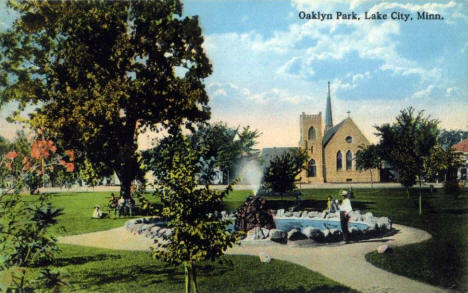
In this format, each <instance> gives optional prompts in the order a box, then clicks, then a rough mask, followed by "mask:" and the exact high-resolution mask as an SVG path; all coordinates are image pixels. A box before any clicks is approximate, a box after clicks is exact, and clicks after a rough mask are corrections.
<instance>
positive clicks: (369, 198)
mask: <svg viewBox="0 0 468 293" xmlns="http://www.w3.org/2000/svg"><path fill="white" fill-rule="evenodd" d="M338 191H339V190H304V191H303V198H304V202H303V206H304V208H306V209H314V210H321V209H324V208H325V206H326V197H327V195H329V194H332V195H336V194H338ZM417 193H418V190H417V189H413V190H412V191H411V198H410V199H407V195H406V191H405V190H404V189H376V190H371V189H356V190H355V198H354V199H353V200H352V203H353V208H354V209H358V210H361V211H363V212H367V211H370V212H372V213H374V215H377V216H388V217H390V218H391V219H392V220H393V222H394V223H397V224H403V225H407V226H412V227H416V228H420V229H423V230H425V231H427V232H429V233H431V234H432V236H433V238H432V239H430V240H428V241H426V242H423V243H419V244H415V245H410V246H406V247H398V248H396V249H394V250H393V251H392V252H391V253H388V254H384V255H381V254H378V253H376V252H374V253H370V254H369V255H367V257H366V258H367V260H368V261H370V262H371V263H373V264H374V265H376V266H378V267H381V268H383V269H385V270H388V271H391V272H394V273H397V274H400V275H404V276H407V277H409V278H412V279H417V280H421V281H423V282H427V283H430V284H433V285H436V286H441V287H446V288H452V289H455V290H460V291H468V233H467V232H468V190H466V189H465V192H464V193H463V194H462V195H461V196H460V197H459V198H458V199H454V198H453V197H452V196H451V195H448V194H445V193H444V191H443V190H437V191H436V192H434V193H433V194H431V193H430V191H429V190H423V215H422V216H419V215H418V201H417ZM271 199H273V200H271ZM269 204H270V206H271V207H272V208H279V207H288V206H292V205H293V198H285V200H284V201H281V200H279V199H278V198H270V202H269Z"/></svg>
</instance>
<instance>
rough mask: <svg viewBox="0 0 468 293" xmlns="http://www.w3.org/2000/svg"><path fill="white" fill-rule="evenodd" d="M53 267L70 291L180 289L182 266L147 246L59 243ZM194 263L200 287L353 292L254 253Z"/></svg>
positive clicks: (181, 289) (219, 290) (212, 290)
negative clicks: (115, 247) (142, 248)
mask: <svg viewBox="0 0 468 293" xmlns="http://www.w3.org/2000/svg"><path fill="white" fill-rule="evenodd" d="M60 247H61V248H62V250H63V252H62V253H61V255H60V256H59V257H58V258H57V259H56V263H55V267H59V268H60V269H63V270H66V271H67V272H68V273H69V274H70V277H69V279H68V282H69V283H70V287H68V288H65V290H64V291H73V292H184V271H183V267H182V266H179V267H173V266H166V265H165V264H164V263H161V262H160V261H157V260H153V259H152V258H151V256H150V253H149V252H134V251H118V250H108V249H98V248H88V247H80V246H73V245H60ZM222 260H223V263H218V262H203V263H201V264H200V265H199V266H198V284H199V288H200V293H202V292H242V293H243V292H246V293H247V292H310V293H312V292H355V291H353V290H351V289H349V288H347V287H345V286H342V285H340V284H338V283H336V282H334V281H332V280H330V279H328V278H325V277H323V276H321V275H319V274H317V273H314V272H311V271H309V270H308V269H306V268H303V267H301V266H298V265H295V264H291V263H287V262H284V261H279V260H272V262H271V263H269V264H264V263H261V262H260V261H259V260H258V257H251V256H225V257H223V258H222Z"/></svg>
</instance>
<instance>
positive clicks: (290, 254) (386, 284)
mask: <svg viewBox="0 0 468 293" xmlns="http://www.w3.org/2000/svg"><path fill="white" fill-rule="evenodd" d="M393 227H394V228H395V230H396V233H394V234H393V235H391V236H387V237H384V238H379V239H370V240H364V241H360V242H358V243H351V244H348V245H336V244H331V245H323V246H316V247H291V246H287V245H280V244H278V245H271V246H235V247H233V248H231V249H229V250H228V251H227V253H228V254H239V255H255V256H258V255H259V254H260V253H266V254H268V255H270V256H271V257H272V258H276V259H280V260H285V261H289V262H292V263H296V264H298V265H301V266H304V267H306V268H308V269H310V270H313V271H315V272H318V273H320V274H322V275H324V276H326V277H328V278H330V279H333V280H335V281H337V282H339V283H342V284H344V285H346V286H349V287H351V288H353V289H356V290H359V291H361V292H364V293H371V292H376V293H384V292H385V293H387V292H388V293H390V292H391V293H393V292H401V293H407V292H447V290H445V289H442V288H438V287H434V286H431V285H428V284H424V283H421V282H418V281H415V280H411V279H409V278H406V277H403V276H399V275H396V274H393V273H390V272H387V271H384V270H382V269H379V268H377V267H375V266H373V265H372V264H370V263H368V262H367V261H366V259H365V255H366V254H367V253H369V252H371V251H374V250H376V249H377V247H378V246H380V245H382V244H387V245H389V246H401V245H407V244H412V243H418V242H421V241H424V240H427V239H429V238H431V235H430V234H429V233H427V232H425V231H422V230H419V229H415V228H411V227H407V226H402V225H393ZM59 243H64V244H75V245H83V246H92V247H101V248H110V249H123V250H148V249H149V247H151V246H152V241H151V240H150V239H149V238H146V237H145V236H142V235H132V234H131V233H129V232H127V231H126V230H125V228H123V227H122V228H116V229H112V230H107V231H101V232H93V233H87V234H81V235H74V236H65V237H59Z"/></svg>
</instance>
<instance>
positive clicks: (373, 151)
mask: <svg viewBox="0 0 468 293" xmlns="http://www.w3.org/2000/svg"><path fill="white" fill-rule="evenodd" d="M381 166H382V160H381V159H380V154H379V147H378V146H376V145H373V144H370V145H367V146H364V145H362V146H359V151H358V152H357V154H356V168H357V169H358V170H369V172H370V175H371V186H372V187H373V183H374V180H373V174H372V169H380V168H381Z"/></svg>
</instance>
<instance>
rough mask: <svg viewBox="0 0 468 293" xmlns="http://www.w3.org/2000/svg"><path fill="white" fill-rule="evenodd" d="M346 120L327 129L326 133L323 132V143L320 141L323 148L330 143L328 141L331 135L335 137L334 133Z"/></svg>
mask: <svg viewBox="0 0 468 293" xmlns="http://www.w3.org/2000/svg"><path fill="white" fill-rule="evenodd" d="M347 119H351V118H347ZM347 119H345V120H343V121H341V122H340V123H338V124H337V125H335V126H333V127H332V128H330V129H328V131H327V132H325V135H324V136H323V141H322V145H323V146H325V145H326V144H327V143H328V142H329V141H330V139H331V138H332V137H333V135H335V133H336V132H337V131H338V130H339V129H340V128H341V126H343V123H344V122H345V121H346V120H347Z"/></svg>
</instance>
